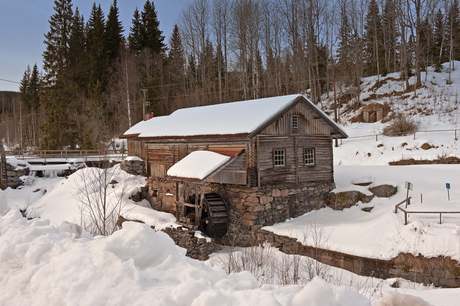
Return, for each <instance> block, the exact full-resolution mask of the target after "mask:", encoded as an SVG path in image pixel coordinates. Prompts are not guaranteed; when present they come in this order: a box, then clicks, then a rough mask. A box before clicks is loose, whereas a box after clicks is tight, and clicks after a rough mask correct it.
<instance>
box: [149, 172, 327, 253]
mask: <svg viewBox="0 0 460 306" xmlns="http://www.w3.org/2000/svg"><path fill="white" fill-rule="evenodd" d="M179 188H180V190H179V194H180V195H182V194H183V190H182V184H179ZM333 188H335V185H334V183H333V182H332V181H324V182H312V183H307V184H299V185H297V184H286V185H277V186H267V187H261V188H258V187H246V186H239V185H228V184H227V185H226V184H207V185H206V191H205V192H216V193H218V194H220V195H221V196H222V197H224V198H225V199H227V201H228V206H229V207H228V210H229V216H230V222H229V223H230V226H229V231H228V235H227V236H228V237H227V239H230V240H231V241H232V242H231V243H232V244H236V245H240V246H247V245H252V244H253V243H254V242H255V235H256V232H257V231H258V230H259V229H260V228H262V227H263V226H267V225H273V224H275V223H279V222H283V221H285V220H287V219H289V218H294V217H298V216H300V215H302V214H304V213H307V212H309V211H311V210H314V209H319V208H321V207H323V206H324V205H326V204H327V202H328V194H329V192H330V191H331V190H332V189H333ZM193 192H194V190H193V189H192V188H188V191H187V197H188V195H191V194H193ZM175 195H176V184H175V182H173V181H168V180H166V179H162V178H154V177H149V178H147V192H146V198H147V199H148V200H149V201H150V204H151V205H152V208H153V209H156V210H161V211H166V212H169V213H172V214H176V205H175Z"/></svg>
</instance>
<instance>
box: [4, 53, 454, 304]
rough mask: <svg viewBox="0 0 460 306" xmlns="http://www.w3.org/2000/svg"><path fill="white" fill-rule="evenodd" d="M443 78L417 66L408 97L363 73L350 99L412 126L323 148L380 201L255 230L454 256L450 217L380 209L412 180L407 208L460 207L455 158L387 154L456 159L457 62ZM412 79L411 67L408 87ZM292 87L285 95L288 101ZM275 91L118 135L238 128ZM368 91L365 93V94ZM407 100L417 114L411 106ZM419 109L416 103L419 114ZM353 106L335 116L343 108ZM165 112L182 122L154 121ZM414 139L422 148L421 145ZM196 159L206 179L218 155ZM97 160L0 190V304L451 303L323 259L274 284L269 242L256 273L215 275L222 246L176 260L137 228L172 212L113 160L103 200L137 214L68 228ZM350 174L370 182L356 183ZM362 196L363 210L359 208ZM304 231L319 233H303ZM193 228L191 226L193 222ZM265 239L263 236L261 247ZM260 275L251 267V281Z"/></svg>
mask: <svg viewBox="0 0 460 306" xmlns="http://www.w3.org/2000/svg"><path fill="white" fill-rule="evenodd" d="M456 64H457V65H460V62H458V63H456ZM446 77H447V72H446V69H444V72H442V73H433V72H432V69H428V77H427V81H426V82H425V81H423V83H424V86H425V87H422V88H420V89H417V94H416V95H415V94H413V93H408V94H406V95H405V96H398V95H395V96H392V95H389V94H388V93H389V92H390V91H394V90H397V91H402V90H403V89H405V88H404V85H403V84H404V82H401V80H399V76H398V75H397V74H390V75H388V76H387V78H386V80H385V82H386V83H385V84H384V85H383V86H381V87H379V88H377V89H372V90H371V88H372V87H373V85H374V84H375V82H376V77H370V78H365V79H363V90H362V99H366V98H370V97H371V96H372V95H373V94H374V95H382V96H385V97H382V98H381V99H380V100H379V101H378V102H387V103H390V104H391V105H392V108H393V109H395V110H398V111H401V112H403V113H404V114H406V115H407V116H411V117H412V118H414V121H415V122H416V124H417V126H418V132H417V133H416V135H415V137H414V135H408V136H402V137H386V136H382V135H380V133H381V132H382V130H383V128H384V127H385V126H386V125H387V124H388V123H381V122H379V123H352V124H346V125H345V126H344V130H345V132H346V133H347V134H348V135H350V138H348V139H345V140H343V142H342V144H341V145H340V146H339V147H338V148H334V164H335V169H334V175H335V182H336V185H337V188H336V189H335V190H334V191H335V192H341V191H348V190H358V191H360V192H362V193H364V194H367V195H370V191H369V188H370V187H373V186H378V185H381V184H390V185H393V186H397V188H398V191H397V193H396V195H394V196H393V197H391V198H389V199H387V198H377V197H375V198H374V199H373V200H372V201H371V202H370V203H361V202H360V203H358V205H356V206H353V207H351V208H349V209H344V210H343V211H334V210H332V209H330V208H322V209H319V210H317V211H313V212H310V213H307V214H305V215H303V216H301V217H299V218H295V219H290V220H286V222H283V223H280V224H277V225H274V226H271V227H266V228H265V229H268V230H271V231H274V232H276V233H279V234H283V235H288V236H292V237H295V238H297V239H298V240H299V241H300V242H302V243H304V244H308V245H315V246H321V247H325V248H328V249H331V250H337V251H340V252H346V253H349V254H354V255H358V256H365V257H370V258H379V259H390V258H394V257H395V256H397V255H398V254H399V253H400V252H405V253H411V254H414V255H418V254H421V255H424V256H426V257H436V256H449V257H451V258H454V259H457V260H460V214H451V215H449V214H444V215H443V216H442V224H439V215H430V214H409V220H408V221H409V224H408V225H404V216H403V214H402V213H401V212H398V213H394V206H395V204H397V203H399V202H401V201H402V200H404V199H405V197H406V192H407V191H406V189H405V188H404V185H405V182H406V181H409V182H411V183H413V185H414V188H413V190H412V191H410V196H412V204H411V205H409V206H408V208H407V210H409V211H411V210H412V211H420V210H425V211H426V210H438V211H445V210H449V211H452V210H458V211H460V176H459V175H458V173H460V165H420V166H389V165H388V163H389V162H391V161H396V160H400V159H403V158H404V159H406V158H414V159H425V160H434V159H437V158H439V157H449V156H457V157H460V152H459V149H458V140H457V139H455V130H456V129H458V115H459V103H458V87H459V84H460V71H459V70H457V71H453V72H452V82H451V84H447V83H446ZM381 80H383V78H381ZM413 81H414V79H413V78H412V79H411V84H413ZM295 97H297V95H293V96H292V99H295ZM292 99H291V100H290V101H292ZM281 100H283V99H281ZM281 100H279V99H272V100H270V99H261V100H260V101H259V102H261V101H265V102H263V103H264V107H262V108H260V107H258V106H257V108H258V109H262V110H263V113H264V114H263V116H262V114H260V116H259V114H258V113H257V112H254V110H253V109H252V110H251V107H253V106H254V107H255V103H256V102H254V104H253V103H249V102H247V103H248V104H247V106H248V108H246V110H245V111H244V113H243V114H235V113H233V112H236V108H234V106H231V105H232V104H228V105H225V104H222V105H217V106H212V107H211V106H209V107H208V106H207V107H203V109H204V110H205V111H204V112H202V113H203V114H204V116H205V118H197V117H194V116H193V115H190V114H192V113H194V112H198V109H201V108H192V109H188V110H187V111H185V110H183V111H177V112H175V113H173V114H172V115H171V116H166V117H157V118H154V119H151V120H148V121H143V122H141V123H139V124H137V125H136V126H134V127H133V128H132V129H130V130H129V131H127V132H126V133H125V135H127V134H138V133H142V132H144V131H145V132H146V134H145V135H156V136H167V135H170V134H171V133H179V134H184V135H189V134H187V133H194V134H197V135H199V134H200V133H205V131H207V132H209V131H210V130H211V131H213V132H215V133H219V134H221V133H231V134H234V133H248V132H250V131H252V130H253V129H254V126H250V123H248V122H249V121H252V122H257V120H259V119H258V118H261V117H264V118H265V119H263V120H266V119H267V117H270V115H273V114H275V113H276V112H277V111H279V110H280V109H282V108H283V107H284V106H283V105H287V104H289V103H290V101H288V100H289V99H286V101H284V100H283V101H281ZM256 101H257V100H256ZM372 102H373V101H372V99H371V100H368V101H367V102H366V103H372ZM261 103H262V102H261ZM284 103H286V104H284ZM251 105H252V106H251ZM344 107H346V106H344ZM416 108H420V109H421V111H417V112H416V111H415V110H416ZM203 109H201V110H203ZM201 110H200V113H201ZM214 110H219V112H220V111H221V110H222V112H221V115H219V116H210V115H211V114H214ZM422 112H424V113H425V114H424V115H421V113H422ZM231 113H233V114H232V116H233V115H238V116H240V117H239V118H250V119H248V120H243V119H241V121H238V122H229V121H226V120H227V119H226V115H230V114H231ZM355 115H356V113H349V114H345V115H343V119H344V120H346V119H350V118H351V117H353V116H355ZM229 117H230V116H229ZM168 118H169V119H168ZM170 118H175V119H177V120H180V121H181V122H182V123H183V124H182V125H179V126H168V124H169V120H170ZM202 119H203V120H204V119H205V121H201V120H202ZM260 120H262V119H260ZM263 120H262V121H263ZM200 122H204V125H201V123H200ZM260 122H261V121H259V122H258V123H257V124H259V125H260ZM197 123H200V124H197ZM163 124H164V126H162V125H163ZM257 124H256V125H257ZM259 125H257V126H259ZM218 126H221V127H222V129H221V130H219V129H218ZM210 127H212V128H210ZM428 130H429V131H428ZM432 130H437V131H436V132H433V131H432ZM376 135H377V136H376ZM459 136H460V135H459ZM424 143H428V144H430V145H431V146H432V148H431V149H429V150H423V149H421V146H422V144H424ZM209 153H211V152H209ZM201 154H202V153H197V155H201ZM214 154H216V153H214ZM191 156H192V157H193V155H191ZM192 157H190V159H189V161H191V160H192ZM198 160H199V162H197V164H198V166H199V170H200V171H203V173H201V174H200V175H198V176H197V177H196V178H197V179H200V178H203V177H206V175H207V174H209V171H212V169H215V168H216V167H218V166H219V165H220V164H219V162H216V163H214V164H211V162H210V160H209V159H208V158H207V157H206V158H205V157H204V156H199V158H198ZM203 160H204V162H203ZM186 161H187V163H188V162H189V161H188V160H186ZM9 162H10V163H13V164H15V165H17V166H20V164H25V165H26V166H27V164H26V163H24V162H23V161H20V160H13V161H11V160H10V159H9ZM221 162H225V161H221ZM178 165H179V164H178ZM189 166H190V165H186V166H183V168H182V166H180V165H179V166H178V168H177V169H178V171H179V173H180V174H181V176H184V174H185V176H187V175H191V174H187V173H186V171H185V170H186V168H188V167H189ZM171 169H172V168H171ZM205 170H207V171H205ZM94 171H95V172H94ZM100 171H101V170H94V169H93V170H92V169H91V168H87V169H80V170H78V171H77V172H76V173H75V174H72V175H70V176H68V177H67V178H59V177H58V178H36V177H26V178H25V179H24V181H25V185H24V186H22V187H21V188H18V189H11V188H8V189H6V190H5V191H0V305H10V304H12V303H14V304H15V305H60V304H63V305H80V304H89V305H98V304H110V305H126V304H129V305H150V304H152V303H153V304H155V305H205V306H206V305H216V304H218V305H254V304H256V305H259V304H260V305H371V304H372V305H374V306H383V305H398V304H399V305H428V304H427V303H429V304H432V305H457V304H458V297H459V296H460V289H440V288H433V287H425V286H422V285H420V284H415V283H411V282H408V281H404V280H401V279H398V280H397V281H398V282H399V283H400V285H401V286H400V288H391V284H392V282H395V281H396V280H395V279H389V280H379V279H374V278H370V277H362V276H357V275H354V274H352V273H350V272H347V271H344V270H340V269H337V268H331V267H329V269H330V272H328V273H326V274H325V275H323V279H320V278H319V277H312V278H308V279H307V278H304V279H302V281H303V282H302V283H301V284H299V285H282V284H278V283H276V284H275V283H274V282H269V280H268V279H267V275H268V274H267V269H273V271H275V273H278V275H277V276H276V277H278V278H280V279H281V278H282V277H283V275H282V272H283V271H282V270H281V268H282V263H283V262H284V263H285V264H288V263H289V262H290V261H289V260H294V259H293V258H294V257H293V256H295V255H287V254H283V253H281V252H279V251H277V250H273V251H271V252H272V253H273V254H272V255H271V256H273V257H274V258H277V260H278V261H277V264H264V265H260V267H258V268H260V269H261V270H260V271H259V274H258V275H257V274H256V273H255V272H254V274H252V273H250V272H247V271H243V272H233V273H230V274H229V275H227V274H226V273H225V271H224V269H223V268H222V263H225V262H226V261H225V260H227V262H228V260H229V259H228V258H230V257H231V251H228V249H223V250H222V251H219V252H218V253H215V254H212V255H211V259H210V260H209V261H207V262H204V263H203V262H198V261H195V260H192V259H190V258H188V257H185V250H184V249H181V248H179V247H177V246H175V245H174V243H173V241H172V240H171V239H170V238H169V237H168V236H167V235H166V234H164V233H162V232H157V231H154V230H152V229H151V228H150V226H153V227H155V229H156V230H160V229H162V228H166V227H176V226H178V225H177V224H176V222H175V217H174V216H173V215H171V214H167V213H163V212H158V211H155V210H152V209H151V208H150V205H149V203H147V202H146V201H141V202H137V203H135V202H134V201H132V199H131V197H132V195H133V194H135V193H136V192H138V191H139V190H140V188H141V187H142V186H144V185H145V179H144V178H142V177H140V176H131V175H128V174H127V173H124V172H122V171H121V172H120V171H119V169H117V168H114V169H109V170H108V171H112V172H110V173H111V174H110V175H111V177H112V178H114V179H115V180H116V183H115V182H113V183H111V184H109V185H108V188H107V191H108V194H109V196H108V197H109V199H113V200H116V199H120V198H121V201H122V203H123V209H122V211H121V214H122V215H123V216H124V217H125V218H127V219H131V220H139V221H143V222H145V223H146V224H139V223H136V222H125V223H124V224H123V228H122V229H120V230H118V231H115V232H114V233H113V234H112V235H111V236H108V237H103V236H95V237H92V236H91V235H90V234H89V233H88V232H87V231H86V230H85V229H83V228H82V227H81V226H80V224H82V222H81V221H82V220H81V211H80V209H79V204H80V203H81V202H80V201H79V200H78V199H79V196H81V187H82V184H83V178H85V177H86V178H89V177H91V175H93V174H94V173H95V174H97V175H99V176H100V175H101V173H100ZM196 173H197V172H195V171H193V174H195V175H196ZM168 174H169V173H168ZM362 183H370V185H368V186H358V185H356V184H362ZM446 183H450V184H451V188H452V189H450V198H451V200H450V201H448V200H447V190H446V188H445V184H446ZM79 186H80V187H79ZM83 186H85V185H84V184H83ZM90 194H92V195H94V194H93V193H91V192H90ZM422 195H423V196H422ZM171 196H172V195H171ZM422 200H423V203H422ZM370 207H372V210H371V211H370V212H365V211H363V210H362V208H370ZM18 209H26V210H27V215H28V216H29V217H35V218H34V219H32V220H27V219H26V218H23V217H22V215H21V213H20V212H19V210H18ZM37 217H39V218H37ZM318 233H319V234H320V235H319V236H318V235H317V236H316V237H319V239H315V238H314V237H315V234H318ZM195 235H196V236H197V237H201V235H200V233H195ZM356 237H359V239H356ZM269 250H270V249H269V248H268V247H267V248H266V251H269ZM225 256H227V257H225ZM218 257H221V259H218ZM253 257H254V256H253ZM225 258H227V259H225ZM288 258H291V259H289V260H288ZM213 260H214V262H213ZM216 260H217V261H220V264H218V263H217V262H216ZM306 260H311V259H308V258H306ZM261 275H262V276H263V277H265V278H263V277H262V278H260V276H261ZM256 277H257V278H256ZM259 279H261V280H259Z"/></svg>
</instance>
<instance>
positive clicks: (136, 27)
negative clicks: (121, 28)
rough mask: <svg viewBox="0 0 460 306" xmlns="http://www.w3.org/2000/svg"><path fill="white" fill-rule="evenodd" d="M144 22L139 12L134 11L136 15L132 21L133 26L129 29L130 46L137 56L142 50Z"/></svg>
mask: <svg viewBox="0 0 460 306" xmlns="http://www.w3.org/2000/svg"><path fill="white" fill-rule="evenodd" d="M141 28H142V21H141V15H140V14H139V10H138V9H137V7H136V9H135V10H134V15H133V19H132V26H131V27H130V28H129V29H130V33H129V36H128V46H129V49H130V50H131V51H134V52H135V53H136V54H139V53H140V52H141V50H142V34H141V32H142V30H141Z"/></svg>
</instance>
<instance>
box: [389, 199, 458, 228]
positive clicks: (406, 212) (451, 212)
mask: <svg viewBox="0 0 460 306" xmlns="http://www.w3.org/2000/svg"><path fill="white" fill-rule="evenodd" d="M410 199H411V197H409V198H408V199H405V200H404V201H402V202H401V203H398V204H396V205H395V214H396V213H398V210H400V211H402V212H403V213H404V225H407V223H408V222H407V215H408V214H439V224H442V214H460V211H417V210H411V211H409V210H407V209H404V208H402V207H401V205H402V204H404V203H407V204H406V208H407V205H409V204H410Z"/></svg>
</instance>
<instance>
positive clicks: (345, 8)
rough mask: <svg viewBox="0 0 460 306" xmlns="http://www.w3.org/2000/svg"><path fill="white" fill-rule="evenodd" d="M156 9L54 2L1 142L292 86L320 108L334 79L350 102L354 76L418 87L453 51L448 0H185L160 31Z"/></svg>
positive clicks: (102, 132) (459, 25)
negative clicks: (389, 78)
mask: <svg viewBox="0 0 460 306" xmlns="http://www.w3.org/2000/svg"><path fill="white" fill-rule="evenodd" d="M158 14H161V12H158V11H157V10H156V8H155V4H154V2H153V1H150V0H147V1H146V2H145V4H144V6H143V7H139V8H137V9H136V10H135V11H134V12H133V14H132V22H131V24H122V23H121V21H120V19H119V8H118V5H117V1H116V0H113V3H112V4H111V6H110V9H109V11H108V12H103V10H102V9H101V6H100V5H99V4H97V3H94V4H93V6H92V9H91V12H90V14H89V17H88V19H87V20H85V19H84V17H83V16H82V14H81V13H80V12H79V9H78V7H76V6H74V4H73V3H72V0H55V1H54V13H53V14H52V15H51V16H50V18H49V31H48V32H47V33H44V44H45V46H46V49H45V51H44V52H43V54H42V57H43V63H42V67H43V70H42V71H39V69H38V66H37V64H34V65H31V66H28V67H27V68H26V69H25V71H24V75H23V78H22V80H21V84H20V93H19V95H18V96H15V95H11V93H0V95H2V97H3V104H2V105H3V108H2V110H1V111H2V116H9V118H10V119H11V120H10V121H8V122H9V125H8V127H9V132H8V133H9V134H8V135H9V136H8V137H9V138H11V139H8V141H9V142H10V143H9V144H10V145H11V142H14V143H15V145H16V146H17V147H19V148H40V149H65V148H67V149H77V148H78V149H100V148H103V147H104V146H106V145H107V143H108V142H110V140H111V139H113V138H116V137H118V136H119V135H121V134H122V133H123V132H124V131H126V130H127V129H128V128H129V127H130V126H132V125H134V124H136V123H137V122H139V121H140V120H143V118H145V117H146V116H147V114H150V116H161V115H168V114H170V113H171V112H173V111H174V110H176V109H179V108H183V107H191V106H200V105H208V104H214V103H225V102H231V101H239V100H247V99H255V98H263V97H269V96H277V95H285V94H293V93H303V94H305V95H306V96H307V97H308V98H310V100H312V101H314V102H315V103H317V104H318V105H319V106H320V107H321V105H322V102H323V101H322V100H324V99H327V98H329V93H332V92H333V89H334V87H336V89H337V94H338V96H339V97H340V95H345V94H346V95H350V96H351V98H353V99H356V102H357V103H358V104H359V92H360V83H361V78H363V77H366V76H371V75H381V76H384V75H387V74H389V73H395V72H397V73H399V75H400V77H401V78H403V79H404V80H406V81H407V84H409V83H408V79H409V78H410V77H412V76H415V77H416V86H420V85H421V82H422V77H423V73H422V72H423V71H424V70H425V69H426V67H428V66H434V67H435V68H436V69H438V70H440V69H441V67H442V66H441V65H442V64H443V63H444V65H449V66H452V67H450V68H451V69H454V68H455V67H453V63H454V60H460V11H459V1H458V0H442V1H441V0H333V1H329V0H191V1H190V2H189V4H188V5H187V6H186V8H185V9H184V10H183V11H182V12H181V15H180V17H179V19H178V22H177V24H176V25H175V26H174V29H173V31H172V33H163V32H162V31H161V30H160V23H159V19H158ZM165 37H169V39H168V40H166V38H165ZM344 88H347V89H348V90H347V91H346V92H345V91H344V90H343V89H344ZM350 88H351V89H353V90H349V89H350ZM5 101H6V102H5ZM5 105H6V108H5ZM13 119H14V120H13ZM10 135H11V137H10ZM13 135H14V136H13ZM0 137H2V138H4V137H5V135H0Z"/></svg>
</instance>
